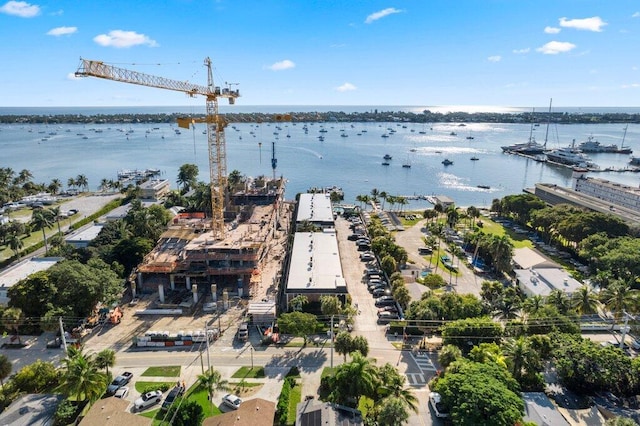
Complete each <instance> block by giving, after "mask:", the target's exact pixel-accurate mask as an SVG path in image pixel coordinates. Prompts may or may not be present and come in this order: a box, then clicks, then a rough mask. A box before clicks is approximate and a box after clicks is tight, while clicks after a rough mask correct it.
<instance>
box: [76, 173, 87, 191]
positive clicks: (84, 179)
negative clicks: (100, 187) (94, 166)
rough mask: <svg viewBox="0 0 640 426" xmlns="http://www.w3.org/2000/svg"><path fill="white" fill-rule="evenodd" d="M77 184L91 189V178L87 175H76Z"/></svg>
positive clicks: (85, 188)
mask: <svg viewBox="0 0 640 426" xmlns="http://www.w3.org/2000/svg"><path fill="white" fill-rule="evenodd" d="M76 185H77V186H78V187H80V188H82V189H84V190H85V191H88V190H89V180H88V179H87V177H86V176H85V175H82V174H80V175H78V176H76Z"/></svg>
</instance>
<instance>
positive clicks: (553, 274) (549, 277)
mask: <svg viewBox="0 0 640 426" xmlns="http://www.w3.org/2000/svg"><path fill="white" fill-rule="evenodd" d="M513 272H514V273H515V274H516V277H517V279H518V283H519V285H520V286H521V288H522V287H524V288H523V291H525V292H528V293H529V294H533V295H537V296H543V297H545V296H548V295H549V294H550V293H551V292H552V291H553V290H560V291H562V292H564V293H567V294H569V295H571V294H573V293H575V292H576V291H577V290H578V289H579V288H580V287H582V285H583V284H582V283H581V282H580V281H578V280H576V279H575V278H573V277H572V276H571V275H569V273H568V272H567V271H565V270H564V269H560V268H540V269H515V270H514V271H513ZM525 289H526V290H525Z"/></svg>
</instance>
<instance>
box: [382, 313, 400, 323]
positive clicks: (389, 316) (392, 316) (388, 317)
mask: <svg viewBox="0 0 640 426" xmlns="http://www.w3.org/2000/svg"><path fill="white" fill-rule="evenodd" d="M399 319H400V315H398V313H397V312H386V311H385V312H378V324H386V323H388V322H390V321H395V320H399Z"/></svg>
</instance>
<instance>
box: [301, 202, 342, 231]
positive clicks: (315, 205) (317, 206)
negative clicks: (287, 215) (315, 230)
mask: <svg viewBox="0 0 640 426" xmlns="http://www.w3.org/2000/svg"><path fill="white" fill-rule="evenodd" d="M304 222H308V223H310V224H313V225H316V226H319V227H321V228H323V229H325V228H334V226H335V225H334V221H333V208H332V206H331V198H330V196H329V194H319V193H316V194H307V193H304V194H300V199H299V200H298V213H297V215H296V227H297V226H298V225H300V224H301V223H304Z"/></svg>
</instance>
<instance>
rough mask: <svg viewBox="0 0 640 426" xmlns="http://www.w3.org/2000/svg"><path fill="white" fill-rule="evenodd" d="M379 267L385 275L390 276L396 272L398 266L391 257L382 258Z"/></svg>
mask: <svg viewBox="0 0 640 426" xmlns="http://www.w3.org/2000/svg"><path fill="white" fill-rule="evenodd" d="M380 266H381V267H382V270H383V271H384V272H385V273H386V274H387V275H391V274H393V273H394V272H395V271H397V270H398V264H397V262H396V260H395V259H394V258H393V256H391V255H387V256H385V257H383V258H382V260H380Z"/></svg>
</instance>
